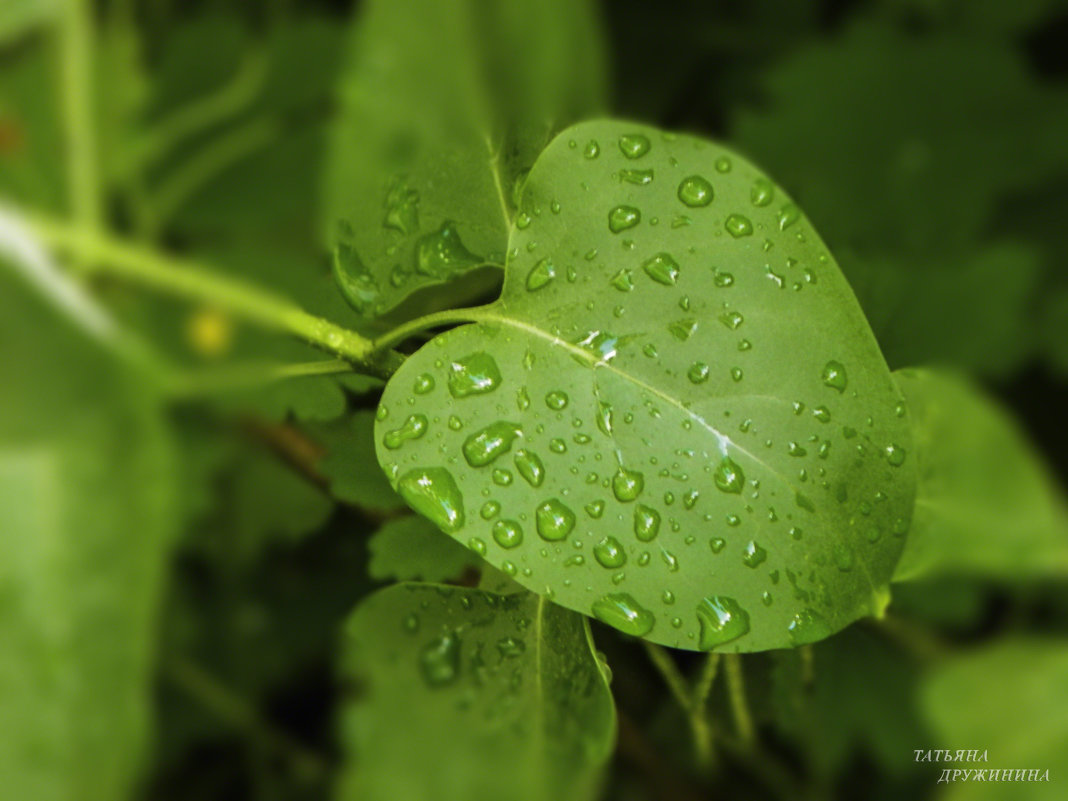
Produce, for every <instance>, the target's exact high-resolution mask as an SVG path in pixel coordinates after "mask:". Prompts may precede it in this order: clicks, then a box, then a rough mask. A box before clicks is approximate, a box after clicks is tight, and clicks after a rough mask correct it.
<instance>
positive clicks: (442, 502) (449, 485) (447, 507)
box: [397, 467, 464, 534]
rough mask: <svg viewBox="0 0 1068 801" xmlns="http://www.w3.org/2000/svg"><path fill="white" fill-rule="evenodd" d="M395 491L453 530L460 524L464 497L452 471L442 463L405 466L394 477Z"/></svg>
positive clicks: (462, 522)
mask: <svg viewBox="0 0 1068 801" xmlns="http://www.w3.org/2000/svg"><path fill="white" fill-rule="evenodd" d="M397 491H398V492H399V493H400V495H401V497H402V498H404V500H405V502H406V503H407V504H408V505H409V506H410V507H412V509H414V510H415V511H417V512H418V513H419V514H421V515H423V517H426V518H428V519H430V520H431V521H432V522H433V523H435V524H437V526H438V528H440V529H441V530H442V531H445V532H447V533H449V534H453V533H455V532H457V531H459V530H460V529H461V528H463V525H464V499H463V496H462V495H461V494H460V488H459V487H457V486H456V480H455V479H454V478H453V477H452V473H450V472H449V471H448V470H446V469H445V468H443V467H427V468H416V469H415V470H409V471H408V472H407V473H405V474H404V475H403V476H401V478H400V479H399V480H398V481H397Z"/></svg>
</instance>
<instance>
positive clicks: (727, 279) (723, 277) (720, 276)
mask: <svg viewBox="0 0 1068 801" xmlns="http://www.w3.org/2000/svg"><path fill="white" fill-rule="evenodd" d="M712 283H714V284H715V285H716V286H718V287H720V288H721V289H726V288H727V287H729V286H732V285H733V284H734V276H733V275H732V274H731V273H728V272H724V271H723V270H721V269H719V268H718V267H717V268H716V269H715V270H713V271H712Z"/></svg>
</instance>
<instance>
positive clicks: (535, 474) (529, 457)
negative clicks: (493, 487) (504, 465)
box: [515, 448, 545, 487]
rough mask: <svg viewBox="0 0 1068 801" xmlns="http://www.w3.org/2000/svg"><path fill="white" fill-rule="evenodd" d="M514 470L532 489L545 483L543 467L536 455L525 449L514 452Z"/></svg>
mask: <svg viewBox="0 0 1068 801" xmlns="http://www.w3.org/2000/svg"><path fill="white" fill-rule="evenodd" d="M515 469H516V470H518V471H519V475H521V476H522V477H523V478H524V479H525V480H526V482H527V483H528V484H530V486H532V487H540V486H541V485H542V482H543V481H545V465H543V464H542V462H541V459H540V458H538V454H536V453H534V452H533V451H529V450H527V449H526V448H521V449H520V450H518V451H516V454H515Z"/></svg>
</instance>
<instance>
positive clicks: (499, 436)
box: [376, 121, 915, 651]
mask: <svg viewBox="0 0 1068 801" xmlns="http://www.w3.org/2000/svg"><path fill="white" fill-rule="evenodd" d="M594 153H596V154H597V155H596V157H594V158H591V157H590V155H591V154H594ZM649 176H651V180H648V181H646V178H647V177H649ZM632 179H633V180H632ZM680 198H681V199H680ZM509 246H510V253H511V254H512V255H511V257H510V259H509V262H508V265H507V268H506V275H505V285H504V292H503V295H502V297H501V299H500V300H499V301H498V302H497V303H495V304H493V305H491V306H488V307H484V308H481V309H476V310H474V311H473V312H469V313H466V314H469V315H470V319H475V320H477V321H478V323H477V324H476V325H469V326H464V327H461V328H457V329H453V330H451V331H449V332H447V333H445V334H443V335H441V336H438V337H436V338H435V339H434V340H432V341H431V343H430V344H428V345H426V346H424V347H423V348H422V349H421V350H420V351H418V352H417V353H416V354H415V355H413V356H412V357H410V358H409V359H408V360H407V361H406V362H405V364H404V365H403V367H402V368H401V369H400V370H399V371H398V372H397V373H396V375H395V376H394V377H393V378H392V380H391V381H390V383H389V384H388V385H387V387H386V391H385V393H384V395H383V399H382V403H381V407H380V409H379V420H378V423H377V426H376V438H377V443H376V445H377V448H378V458H379V461H380V462H381V464H382V466H383V467H384V468H385V470H386V471H387V473H388V475H389V476H390V477H391V478H392V480H393V481H394V482H395V484H396V485H397V486H398V487H399V489H400V492H401V494H402V495H403V496H405V499H406V500H407V501H408V503H409V504H410V505H411V506H412V507H413V508H415V509H416V510H417V511H419V512H421V513H423V514H424V515H427V516H428V517H430V518H431V519H433V520H434V521H435V522H437V523H438V524H439V525H440V526H441V527H442V528H443V529H444V530H446V531H447V532H449V533H450V534H452V535H453V536H454V537H456V538H457V539H458V540H460V541H461V542H464V543H467V544H468V545H469V546H470V547H471V548H473V549H474V550H476V551H477V552H479V553H481V554H484V555H485V556H486V558H487V559H488V560H489V561H490V562H491V563H492V564H494V565H497V566H500V567H501V568H502V569H503V570H504V571H505V572H507V573H510V574H512V575H514V576H515V578H516V580H517V581H519V582H520V583H521V584H523V585H524V586H525V587H527V588H528V589H531V590H533V591H535V592H540V593H544V594H546V595H548V596H549V597H551V598H552V599H553V600H555V601H557V602H558V603H561V604H563V605H564V606H567V607H568V608H570V609H574V610H577V611H580V612H582V613H584V614H591V613H593V614H596V615H597V616H598V617H600V618H601V619H602V620H605V621H607V622H610V623H612V624H614V625H616V626H618V627H620V628H622V629H623V630H625V631H627V632H629V633H632V634H639V635H642V636H645V637H646V638H648V639H650V640H653V641H655V642H659V643H663V644H665V645H670V646H674V647H679V648H687V649H701V648H704V649H708V648H712V647H720V646H726V647H727V648H728V649H730V650H740V651H753V650H763V649H767V648H777V647H782V646H788V645H791V644H799V643H804V642H810V641H813V640H817V639H820V638H822V637H824V636H827V635H828V634H830V633H832V632H834V631H836V630H838V629H840V628H841V627H843V626H845V625H846V624H848V623H849V622H851V621H852V620H855V619H856V618H858V617H861V616H863V615H866V614H869V613H871V612H873V611H879V610H880V609H881V608H882V606H883V605H884V604H885V601H886V584H887V582H888V580H889V578H890V574H891V572H892V571H893V567H894V564H895V563H896V561H897V558H898V554H899V553H900V551H901V547H902V539H901V536H902V535H903V534H904V533H905V531H906V530H907V526H908V518H909V516H910V513H911V509H912V495H913V490H914V481H915V474H914V467H913V465H914V461H915V460H914V459H913V458H911V457H910V456H908V455H907V454H908V453H909V450H910V449H911V443H910V439H909V430H908V422H907V421H906V420H905V419H903V418H902V417H900V416H899V415H898V414H897V411H896V408H897V407H898V405H899V404H900V403H901V397H900V394H899V393H898V391H897V390H896V388H895V387H894V384H893V380H892V378H891V376H890V373H889V371H888V370H887V368H886V365H885V363H884V362H883V360H882V356H881V355H880V354H879V350H878V348H877V346H876V344H875V341H874V339H873V338H872V336H871V332H870V331H869V329H868V327H867V324H866V322H865V320H864V317H863V315H862V314H861V311H860V309H859V307H858V306H857V303H856V300H855V299H854V297H853V295H852V293H851V291H850V289H849V287H848V285H847V284H846V283H845V281H844V279H843V278H842V276H841V274H840V273H839V271H838V269H837V267H836V265H835V263H834V261H833V259H832V258H831V257H830V255H829V254H828V252H827V250H826V248H825V247H824V246H823V243H822V242H821V241H820V239H819V237H818V236H817V234H816V233H815V231H813V230H812V227H811V225H810V224H809V223H808V221H807V220H806V219H805V218H804V217H803V216H802V215H801V213H800V211H798V209H797V207H796V206H795V205H794V204H793V203H792V202H791V201H790V199H789V197H787V196H786V195H785V194H784V193H783V192H782V190H781V189H779V188H777V187H775V186H773V185H772V183H771V182H770V181H769V180H768V179H767V177H766V176H764V175H763V174H762V173H760V172H758V171H757V170H756V168H754V167H753V166H752V165H751V164H749V163H748V162H746V161H744V160H743V159H741V158H738V157H737V156H735V155H734V154H733V153H730V152H729V151H726V150H724V149H722V148H720V147H718V146H715V145H712V144H710V143H708V142H705V141H702V140H698V139H693V138H690V137H683V136H675V135H670V134H664V133H661V132H660V131H657V130H654V129H651V128H646V127H642V126H636V125H632V124H629V123H620V122H612V121H603V122H593V123H585V124H582V125H578V126H575V127H573V128H571V129H569V130H567V131H565V132H564V133H562V134H561V135H560V136H559V137H557V139H555V140H554V141H553V143H552V144H551V145H550V146H549V148H548V149H547V150H546V151H545V152H544V153H543V154H542V156H541V157H540V158H539V159H538V162H537V164H536V165H535V166H534V169H533V170H532V171H531V173H530V177H529V178H528V179H527V182H526V189H525V191H524V194H523V199H522V204H521V211H520V214H519V221H518V222H517V225H516V227H515V229H514V230H513V232H512V236H511V240H510V242H509Z"/></svg>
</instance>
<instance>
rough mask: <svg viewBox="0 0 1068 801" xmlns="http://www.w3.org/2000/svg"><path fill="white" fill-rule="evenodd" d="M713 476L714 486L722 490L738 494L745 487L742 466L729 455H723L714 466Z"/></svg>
mask: <svg viewBox="0 0 1068 801" xmlns="http://www.w3.org/2000/svg"><path fill="white" fill-rule="evenodd" d="M713 478H714V480H715V482H716V486H717V487H718V488H719V489H721V490H722V491H723V492H729V493H733V494H735V495H738V494H740V493H741V491H742V489H743V488H744V487H745V474H744V473H743V472H742V468H741V467H740V466H739V465H738V463H737V462H735V461H734V460H733V459H731V458H730V457H729V456H724V457H723V458H722V459H721V460H720V462H719V464H718V465H717V466H716V470H715V473H714V475H713Z"/></svg>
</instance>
